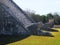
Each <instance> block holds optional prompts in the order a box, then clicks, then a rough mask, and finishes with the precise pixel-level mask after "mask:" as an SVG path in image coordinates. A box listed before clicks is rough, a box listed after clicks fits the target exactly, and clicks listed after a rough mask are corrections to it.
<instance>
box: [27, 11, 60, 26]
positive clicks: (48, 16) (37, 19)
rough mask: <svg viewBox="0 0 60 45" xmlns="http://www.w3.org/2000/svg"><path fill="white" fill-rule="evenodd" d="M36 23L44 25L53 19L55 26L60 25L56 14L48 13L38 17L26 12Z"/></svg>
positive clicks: (59, 17) (59, 19)
mask: <svg viewBox="0 0 60 45" xmlns="http://www.w3.org/2000/svg"><path fill="white" fill-rule="evenodd" d="M27 13H28V14H29V15H30V16H31V17H32V18H33V19H34V20H35V21H36V22H40V21H42V22H43V23H46V22H48V20H49V19H50V18H53V19H54V23H55V24H56V25H59V24H60V16H59V14H58V13H54V14H52V13H48V14H46V15H39V14H35V13H33V12H27Z"/></svg>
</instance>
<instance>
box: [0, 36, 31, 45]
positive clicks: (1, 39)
mask: <svg viewBox="0 0 60 45" xmlns="http://www.w3.org/2000/svg"><path fill="white" fill-rule="evenodd" d="M29 36H30V35H21V36H10V35H0V45H6V44H9V43H13V42H16V41H19V40H22V39H25V38H27V37H29Z"/></svg>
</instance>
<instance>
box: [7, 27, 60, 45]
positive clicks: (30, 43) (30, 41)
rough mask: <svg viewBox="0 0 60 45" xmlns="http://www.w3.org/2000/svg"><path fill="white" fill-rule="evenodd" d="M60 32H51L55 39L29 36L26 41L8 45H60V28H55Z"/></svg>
mask: <svg viewBox="0 0 60 45" xmlns="http://www.w3.org/2000/svg"><path fill="white" fill-rule="evenodd" d="M54 29H56V30H59V32H51V33H52V34H53V35H54V37H46V36H33V35H32V36H29V37H28V38H26V39H23V40H20V41H17V42H14V43H10V44H7V45H60V28H54Z"/></svg>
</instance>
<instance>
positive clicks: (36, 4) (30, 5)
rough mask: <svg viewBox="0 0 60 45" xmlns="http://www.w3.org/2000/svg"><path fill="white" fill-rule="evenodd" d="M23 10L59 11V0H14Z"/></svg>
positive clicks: (38, 12)
mask: <svg viewBox="0 0 60 45" xmlns="http://www.w3.org/2000/svg"><path fill="white" fill-rule="evenodd" d="M14 1H15V2H16V3H17V4H18V5H19V6H20V7H21V8H22V9H23V10H27V9H30V10H34V11H35V13H37V14H41V15H43V14H47V13H53V12H60V0H14Z"/></svg>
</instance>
